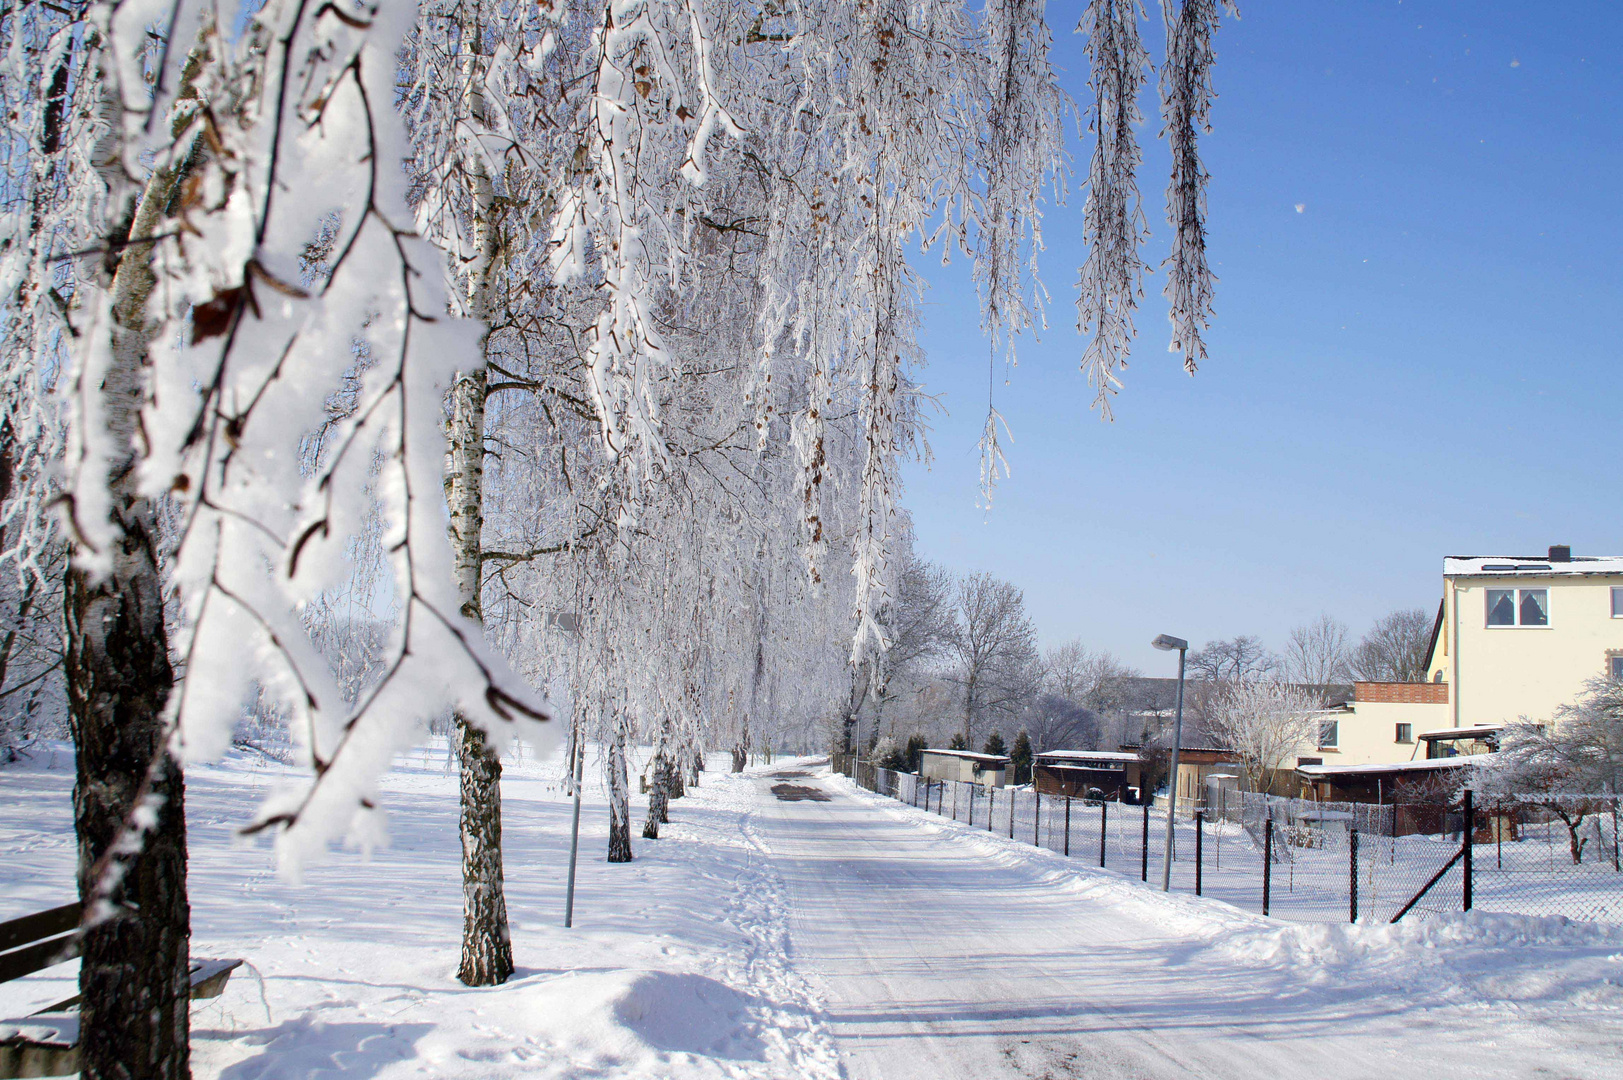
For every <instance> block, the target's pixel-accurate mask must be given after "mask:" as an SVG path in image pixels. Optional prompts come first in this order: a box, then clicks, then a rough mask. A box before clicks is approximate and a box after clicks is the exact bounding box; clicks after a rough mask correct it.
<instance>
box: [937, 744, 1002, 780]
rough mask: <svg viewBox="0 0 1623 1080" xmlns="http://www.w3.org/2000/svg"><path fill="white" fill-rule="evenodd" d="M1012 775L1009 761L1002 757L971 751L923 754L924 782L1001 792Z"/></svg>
mask: <svg viewBox="0 0 1623 1080" xmlns="http://www.w3.org/2000/svg"><path fill="white" fill-rule="evenodd" d="M1008 772H1009V759H1008V758H1007V757H1004V756H1003V755H1001V754H977V753H975V752H974V751H971V750H922V751H920V752H919V778H920V779H923V780H957V781H960V782H962V783H965V784H980V785H981V786H982V787H989V788H1000V787H1002V786H1003V785H1004V781H1005V778H1006V777H1007V776H1008Z"/></svg>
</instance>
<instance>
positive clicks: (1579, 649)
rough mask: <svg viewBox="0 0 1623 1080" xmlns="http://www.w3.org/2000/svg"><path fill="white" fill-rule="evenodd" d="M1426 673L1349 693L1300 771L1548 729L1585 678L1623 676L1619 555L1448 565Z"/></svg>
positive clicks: (1427, 753)
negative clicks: (1518, 729) (1503, 731)
mask: <svg viewBox="0 0 1623 1080" xmlns="http://www.w3.org/2000/svg"><path fill="white" fill-rule="evenodd" d="M1426 673H1427V678H1428V680H1429V681H1428V682H1425V683H1357V684H1355V686H1354V688H1353V700H1352V701H1350V702H1348V703H1347V705H1346V706H1345V707H1343V709H1342V710H1340V711H1339V712H1335V713H1327V714H1326V716H1325V718H1324V723H1323V724H1322V725H1321V726H1322V728H1323V730H1322V731H1321V737H1320V740H1319V743H1320V745H1319V747H1318V749H1317V751H1316V752H1313V753H1311V754H1307V753H1304V754H1303V756H1302V757H1300V758H1299V759H1298V763H1299V764H1302V765H1324V766H1346V765H1368V764H1375V763H1384V762H1400V761H1409V760H1414V759H1425V758H1427V757H1441V756H1447V755H1449V754H1452V753H1455V752H1464V753H1469V752H1471V751H1472V749H1473V748H1478V745H1479V744H1478V743H1476V742H1473V741H1471V740H1464V741H1461V740H1459V739H1455V738H1453V737H1452V735H1448V734H1443V733H1445V732H1453V731H1457V729H1477V728H1482V729H1487V730H1490V731H1493V732H1494V733H1495V734H1496V733H1497V731H1496V729H1497V728H1498V727H1500V726H1502V725H1504V724H1506V723H1510V722H1514V721H1516V720H1518V719H1520V718H1521V717H1523V716H1525V717H1527V718H1528V719H1529V720H1534V721H1541V722H1542V721H1548V720H1549V719H1550V718H1551V717H1552V716H1553V715H1554V713H1555V711H1556V709H1557V708H1559V707H1560V706H1562V705H1564V704H1567V703H1569V702H1571V701H1572V700H1573V699H1575V698H1576V697H1577V696H1578V695H1579V694H1580V693H1581V692H1582V691H1583V686H1584V683H1585V682H1586V681H1588V680H1589V679H1592V678H1595V677H1597V676H1603V675H1610V676H1612V677H1614V678H1623V557H1616V556H1608V557H1593V556H1574V555H1573V554H1572V552H1571V550H1570V549H1569V548H1566V547H1552V548H1550V550H1549V553H1548V555H1546V556H1545V557H1544V558H1538V557H1536V556H1532V557H1530V556H1493V557H1477V556H1470V557H1464V556H1454V557H1450V558H1446V559H1444V560H1443V598H1442V602H1441V604H1440V605H1439V606H1438V611H1437V622H1436V624H1435V626H1434V627H1433V629H1432V638H1431V648H1430V652H1429V655H1428V659H1427V662H1426ZM1458 734H1462V735H1463V734H1465V733H1464V732H1458ZM1427 735H1431V736H1432V738H1431V739H1429V740H1428V739H1426V738H1425V736H1427ZM1439 739H1442V740H1443V742H1439V741H1438V740H1439ZM1481 745H1484V746H1485V745H1486V743H1485V742H1484V743H1481ZM1428 748H1429V749H1428Z"/></svg>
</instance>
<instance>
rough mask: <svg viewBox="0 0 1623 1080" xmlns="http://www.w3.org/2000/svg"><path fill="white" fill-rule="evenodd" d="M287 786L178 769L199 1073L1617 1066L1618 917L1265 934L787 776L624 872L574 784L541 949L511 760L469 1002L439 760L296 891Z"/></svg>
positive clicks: (59, 972)
mask: <svg viewBox="0 0 1623 1080" xmlns="http://www.w3.org/2000/svg"><path fill="white" fill-rule="evenodd" d="M721 763H722V759H720V758H718V760H717V762H716V764H717V765H718V766H719V765H721ZM46 764H47V762H46V761H44V760H41V761H39V762H36V763H35V764H34V765H33V766H28V767H15V766H14V767H9V768H6V769H4V770H0V795H3V796H4V797H3V798H0V919H3V918H9V917H12V916H14V915H17V914H20V913H23V912H26V911H31V910H37V909H39V908H42V907H46V906H49V905H51V904H54V903H60V902H62V901H63V900H64V899H67V898H68V896H70V895H71V889H72V858H73V841H72V835H71V820H72V818H71V808H70V804H69V801H68V796H69V793H70V791H71V788H72V768H71V759H68V758H67V757H66V755H65V754H64V755H62V756H61V757H60V758H59V760H58V761H57V762H56V765H55V768H46V767H45V765H46ZM282 772H283V771H282V769H281V767H280V766H274V765H265V764H262V763H260V764H256V763H252V762H249V761H246V760H234V761H229V762H227V763H226V764H224V765H221V766H217V767H206V768H194V769H192V770H190V771H189V772H188V781H187V801H188V805H187V814H188V820H189V823H190V828H191V830H192V852H191V894H192V904H193V918H194V922H193V925H194V946H193V949H194V952H196V953H197V954H198V955H225V956H242V957H246V958H247V959H248V960H249V962H250V963H251V964H252V965H253V969H252V970H248V971H244V972H242V973H241V974H239V975H238V976H237V977H236V978H234V979H233V980H232V982H231V985H230V988H229V989H228V990H227V992H226V993H225V994H224V995H223V996H221V997H220V998H218V999H216V1000H215V1001H212V1002H206V1003H199V1004H198V1006H197V1007H196V1008H195V1009H194V1012H193V1017H192V1020H193V1032H194V1035H193V1052H194V1064H193V1074H194V1076H196V1077H198V1078H199V1080H209V1078H214V1077H220V1078H224V1080H270V1078H289V1080H293V1078H298V1080H304V1078H313V1077H322V1078H326V1077H355V1078H373V1077H376V1078H380V1080H395V1078H403V1077H425V1076H426V1077H447V1078H464V1077H466V1078H487V1077H488V1078H507V1077H514V1078H517V1077H526V1078H530V1077H535V1078H543V1080H546V1078H563V1077H582V1078H586V1077H625V1078H650V1080H652V1078H671V1080H690V1078H701V1077H702V1078H710V1077H729V1078H733V1077H750V1078H769V1077H770V1078H777V1077H783V1078H800V1077H810V1078H825V1077H827V1078H833V1077H838V1076H842V1075H844V1076H848V1077H851V1078H852V1080H865V1078H870V1077H872V1078H884V1080H905V1078H908V1077H929V1078H931V1080H952V1078H958V1077H964V1078H968V1077H977V1078H979V1077H998V1076H1023V1077H1032V1078H1046V1080H1062V1078H1067V1077H1113V1078H1114V1077H1121V1078H1128V1077H1163V1076H1165V1077H1171V1076H1177V1077H1203V1076H1213V1077H1229V1076H1233V1077H1247V1078H1251V1077H1264V1078H1267V1077H1287V1076H1290V1077H1295V1076H1312V1077H1314V1080H1334V1078H1339V1077H1371V1078H1375V1077H1382V1078H1384V1077H1408V1076H1417V1077H1425V1078H1426V1080H1442V1078H1447V1077H1455V1076H1458V1077H1466V1076H1470V1077H1472V1078H1479V1077H1534V1076H1549V1077H1608V1078H1615V1077H1618V1076H1619V1075H1623V1066H1620V1062H1623V986H1620V984H1623V930H1620V929H1619V928H1616V927H1600V926H1584V925H1576V924H1567V923H1562V922H1559V921H1556V920H1544V921H1540V920H1532V919H1526V918H1520V917H1505V916H1477V917H1469V918H1457V919H1452V920H1447V921H1432V922H1427V923H1417V924H1414V925H1408V926H1399V927H1396V928H1388V927H1375V926H1370V927H1357V928H1348V927H1312V926H1298V925H1282V924H1279V923H1273V922H1269V921H1267V920H1264V919H1262V918H1260V917H1257V916H1253V915H1249V914H1246V913H1243V912H1239V911H1237V910H1235V909H1233V908H1229V907H1227V906H1225V905H1223V904H1220V903H1216V902H1213V901H1205V900H1199V899H1196V898H1193V897H1187V896H1174V897H1170V898H1169V897H1163V896H1161V895H1159V894H1157V893H1153V892H1150V891H1149V890H1147V889H1145V888H1143V887H1142V886H1140V885H1139V884H1138V883H1137V882H1136V881H1128V880H1124V879H1123V878H1121V877H1119V876H1117V875H1116V874H1114V873H1107V872H1101V871H1099V870H1097V869H1096V868H1089V867H1086V866H1079V865H1076V864H1075V863H1071V862H1067V861H1066V860H1065V859H1063V858H1062V857H1060V856H1057V855H1053V854H1051V853H1048V852H1044V851H1040V850H1037V849H1033V848H1030V847H1027V846H1024V845H1020V844H1016V843H1010V842H1009V841H1007V840H1003V839H1000V838H997V837H989V836H987V834H985V833H983V832H980V831H978V830H974V831H972V830H969V829H967V828H966V827H964V826H962V825H957V824H955V823H951V822H944V821H942V820H940V819H939V818H936V817H934V816H933V815H925V814H922V813H920V812H917V811H914V810H912V809H910V808H908V807H905V806H902V805H900V804H897V803H894V802H892V801H890V800H888V799H880V798H878V797H876V796H872V795H869V794H868V793H866V792H859V791H856V790H855V789H853V788H852V787H851V786H850V785H849V784H848V783H847V782H846V781H845V780H844V779H843V778H838V777H833V778H831V777H828V776H826V775H825V774H822V772H821V770H818V769H816V768H814V767H812V766H810V765H802V766H796V765H793V764H791V765H788V766H782V767H778V768H770V769H763V770H754V772H753V774H752V775H747V776H742V777H732V776H727V775H725V774H720V773H717V772H714V771H712V772H710V773H708V774H707V775H706V777H705V779H704V782H703V784H702V786H700V787H699V788H697V789H694V790H692V791H691V793H690V795H689V797H688V798H686V799H683V800H681V801H680V802H678V803H676V804H674V806H673V823H672V825H671V826H669V827H667V830H666V838H665V839H662V840H660V841H658V842H644V841H637V843H636V850H637V855H638V858H637V861H636V862H634V863H631V864H629V865H621V866H609V865H608V864H606V863H605V862H604V861H603V859H602V854H601V852H602V837H603V830H604V817H605V813H604V807H603V804H602V796H601V792H597V793H594V792H591V791H588V796H589V799H588V804H587V807H586V812H585V814H584V822H583V827H584V835H585V836H586V837H587V838H588V847H587V852H586V853H587V858H586V859H585V860H584V861H583V863H582V867H581V883H580V894H579V898H578V905H577V909H576V929H575V930H573V931H565V930H563V929H562V928H561V927H559V925H558V923H559V921H560V914H561V911H562V899H563V898H562V891H563V876H564V875H563V868H564V860H565V855H566V852H567V845H568V831H567V830H568V821H569V804H568V802H567V801H566V799H565V797H564V794H563V791H562V789H561V785H560V784H559V779H560V777H561V772H562V770H561V763H560V762H559V761H558V760H557V759H551V760H547V761H539V762H538V761H533V760H522V761H514V762H511V763H509V764H508V766H507V771H506V775H505V777H504V780H503V801H504V808H505V817H506V829H505V830H504V838H505V840H506V847H507V850H506V862H507V877H508V904H509V909H510V911H511V913H512V918H513V932H514V952H515V957H516V959H517V962H518V964H519V970H518V972H517V974H516V975H515V977H514V978H513V979H512V980H511V981H510V982H509V983H508V984H507V985H505V986H502V987H497V988H490V989H480V990H470V989H468V988H466V987H462V986H461V985H460V984H458V983H457V982H456V981H455V978H454V972H455V968H456V961H457V945H458V940H459V935H460V927H461V894H460V880H459V876H458V874H459V870H458V858H459V853H460V852H459V845H458V841H457V830H456V813H457V809H456V776H455V774H454V772H451V771H448V770H447V769H446V768H445V760H444V753H443V748H438V749H434V750H431V751H428V752H424V753H421V754H417V755H412V756H409V757H403V758H402V759H401V760H400V761H399V762H398V763H397V767H396V769H395V771H394V772H393V773H391V774H390V775H389V776H388V777H386V778H385V781H384V784H383V790H382V802H383V804H384V805H385V806H386V807H387V808H388V810H389V813H390V831H391V836H392V838H391V842H390V845H389V847H388V848H386V849H383V850H380V851H378V852H377V853H376V854H375V855H373V856H372V857H371V858H370V859H369V860H366V859H363V858H362V857H361V856H360V855H358V854H355V853H336V854H335V855H334V857H333V859H332V860H331V861H330V862H328V863H327V864H325V865H322V866H318V867H315V868H312V869H311V870H309V871H308V872H307V874H306V876H305V879H304V881H303V882H302V883H301V884H290V883H285V882H281V881H279V880H277V878H276V877H275V875H274V873H273V872H272V870H271V863H270V857H269V853H268V851H266V850H265V848H264V846H263V845H258V846H246V847H245V846H241V845H235V844H233V843H232V841H231V827H232V826H233V825H234V824H236V823H238V822H240V821H241V820H242V818H243V816H244V815H245V814H246V812H247V808H248V807H249V806H251V805H252V804H253V802H255V801H257V799H258V798H259V797H261V796H262V794H263V792H264V791H265V790H266V789H267V788H270V787H273V786H275V785H276V784H278V783H279V782H281V781H282V780H283V779H284V777H283V775H282ZM796 772H798V773H804V774H806V775H802V776H788V775H773V774H778V773H796ZM588 775H592V771H591V770H589V771H588ZM774 788H777V789H778V790H777V791H776V792H774V790H773V789H774ZM638 820H640V817H639V818H638ZM50 975H51V977H50V978H48V979H46V980H43V981H41V980H21V981H19V982H17V983H11V984H6V985H5V986H3V987H0V1016H16V1015H18V1014H19V1013H20V1012H22V1011H25V1010H26V1009H27V1007H28V1005H29V1003H30V1001H31V1000H32V1001H43V1000H47V999H50V998H51V996H52V992H53V990H54V989H55V987H53V986H51V985H49V984H50V983H52V982H53V981H54V982H55V983H56V985H57V986H60V985H61V984H62V983H64V982H71V981H72V979H73V978H74V973H73V965H71V964H68V965H61V966H59V967H58V968H57V969H53V971H52V972H51V973H50ZM24 984H31V985H24Z"/></svg>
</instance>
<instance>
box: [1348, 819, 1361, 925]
mask: <svg viewBox="0 0 1623 1080" xmlns="http://www.w3.org/2000/svg"><path fill="white" fill-rule="evenodd" d="M1347 921H1348V922H1350V923H1353V924H1355V925H1356V924H1357V922H1358V830H1357V829H1354V830H1352V832H1350V833H1348V834H1347Z"/></svg>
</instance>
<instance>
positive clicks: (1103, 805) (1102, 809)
mask: <svg viewBox="0 0 1623 1080" xmlns="http://www.w3.org/2000/svg"><path fill="white" fill-rule="evenodd" d="M1109 807H1110V804H1109V803H1107V802H1105V801H1104V800H1103V799H1100V800H1099V865H1100V866H1104V864H1105V836H1106V833H1105V825H1107V824H1108V823H1109V822H1108V817H1109V814H1108V809H1109Z"/></svg>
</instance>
